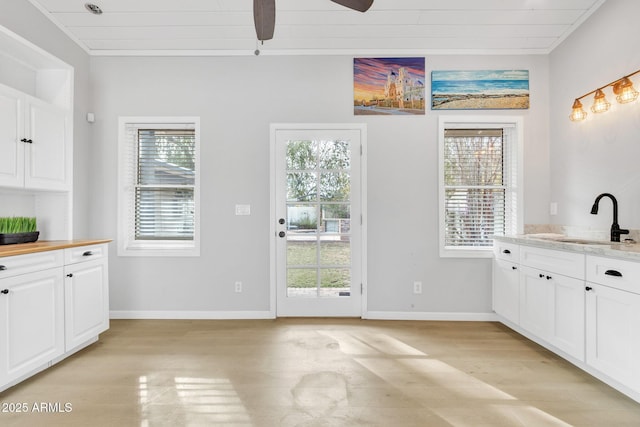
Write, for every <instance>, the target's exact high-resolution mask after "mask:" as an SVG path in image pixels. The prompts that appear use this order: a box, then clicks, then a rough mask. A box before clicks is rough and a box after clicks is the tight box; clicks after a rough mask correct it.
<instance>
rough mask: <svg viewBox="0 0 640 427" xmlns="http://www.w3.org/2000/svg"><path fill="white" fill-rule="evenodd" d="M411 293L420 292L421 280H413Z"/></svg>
mask: <svg viewBox="0 0 640 427" xmlns="http://www.w3.org/2000/svg"><path fill="white" fill-rule="evenodd" d="M413 293H414V294H421V293H422V282H413Z"/></svg>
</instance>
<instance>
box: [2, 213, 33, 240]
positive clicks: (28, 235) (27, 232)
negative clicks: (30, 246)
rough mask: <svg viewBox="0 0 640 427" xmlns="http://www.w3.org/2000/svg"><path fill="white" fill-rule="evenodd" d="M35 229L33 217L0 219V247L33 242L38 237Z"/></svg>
mask: <svg viewBox="0 0 640 427" xmlns="http://www.w3.org/2000/svg"><path fill="white" fill-rule="evenodd" d="M36 228H37V227H36V219H35V218H34V217H24V216H12V217H0V245H11V244H15V243H29V242H35V241H36V240H38V236H39V235H40V232H39V231H36Z"/></svg>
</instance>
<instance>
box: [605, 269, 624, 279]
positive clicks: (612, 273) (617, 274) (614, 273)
mask: <svg viewBox="0 0 640 427" xmlns="http://www.w3.org/2000/svg"><path fill="white" fill-rule="evenodd" d="M604 274H605V275H607V276H613V277H622V273H620V272H619V271H617V270H607V271H605V272H604Z"/></svg>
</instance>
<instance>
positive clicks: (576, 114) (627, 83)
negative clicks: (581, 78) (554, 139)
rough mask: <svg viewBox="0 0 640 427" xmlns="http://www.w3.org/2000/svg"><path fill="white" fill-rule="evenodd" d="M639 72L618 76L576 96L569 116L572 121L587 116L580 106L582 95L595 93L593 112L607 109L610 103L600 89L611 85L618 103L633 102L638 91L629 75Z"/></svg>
mask: <svg viewBox="0 0 640 427" xmlns="http://www.w3.org/2000/svg"><path fill="white" fill-rule="evenodd" d="M638 73H640V70H638V71H635V72H633V73H631V74H628V75H626V76H624V77H621V78H619V79H618V80H614V81H612V82H611V83H608V84H606V85H604V86H602V87H600V88H598V89H595V90H592V91H591V92H589V93H585V94H584V95H582V96H580V97H578V98H576V100H575V101H574V102H573V106H572V107H571V108H572V111H571V115H570V116H569V118H570V119H571V120H572V121H574V122H579V121H582V120H584V119H585V118H586V117H587V113H586V112H585V111H584V109H583V108H582V103H581V102H580V100H581V99H582V98H584V97H587V96H589V95H591V94H595V95H594V97H593V105H592V106H591V111H593V112H594V113H596V114H598V113H604V112H606V111H609V107H611V104H610V103H609V101H607V97H606V96H605V94H604V92H603V91H602V89H606V88H607V87H609V86H611V87H612V89H613V93H614V95H616V101H618V102H619V103H620V104H626V103H628V102H633V101H635V100H636V99H638V91H637V90H636V89H635V88H634V87H633V83H632V82H631V80H629V77H631V76H634V75H636V74H638Z"/></svg>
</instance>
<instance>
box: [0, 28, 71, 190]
mask: <svg viewBox="0 0 640 427" xmlns="http://www.w3.org/2000/svg"><path fill="white" fill-rule="evenodd" d="M0 52H3V53H5V55H1V56H0V70H1V72H0V153H2V156H0V187H8V188H24V189H27V190H52V191H70V190H71V183H72V147H73V143H72V141H73V131H72V111H73V108H72V105H73V102H72V94H73V90H72V87H73V68H72V67H71V66H69V65H67V64H65V63H64V62H62V61H60V60H58V59H57V58H55V57H53V56H52V55H50V54H48V53H47V52H45V51H43V50H41V49H40V48H38V47H37V46H35V45H33V44H31V43H30V42H28V41H26V40H24V39H22V38H20V37H19V36H17V35H15V34H13V33H11V32H9V31H8V30H6V29H4V28H2V27H0Z"/></svg>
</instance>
